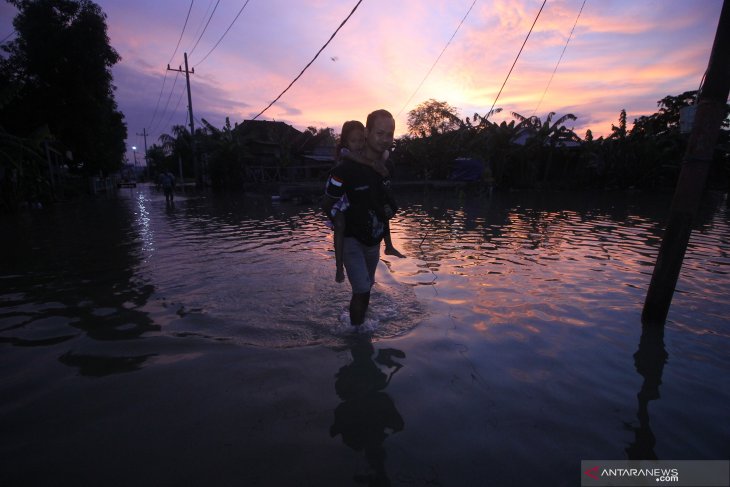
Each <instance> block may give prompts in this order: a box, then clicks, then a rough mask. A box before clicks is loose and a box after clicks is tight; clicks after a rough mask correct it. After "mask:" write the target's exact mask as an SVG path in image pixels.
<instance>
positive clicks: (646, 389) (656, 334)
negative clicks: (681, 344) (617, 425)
mask: <svg viewBox="0 0 730 487" xmlns="http://www.w3.org/2000/svg"><path fill="white" fill-rule="evenodd" d="M667 357H669V354H667V351H666V350H665V349H664V328H663V327H659V326H653V327H649V326H645V327H644V329H643V331H642V333H641V340H640V341H639V350H637V351H636V353H635V354H634V367H636V371H637V372H638V373H639V374H641V376H642V377H644V383H643V384H642V385H641V390H640V391H639V393H638V394H637V397H638V398H639V411H638V413H637V417H638V418H639V427H638V428H632V429H633V430H634V434H635V435H636V437H635V440H634V442H633V443H631V444H630V445H629V446H628V447H627V448H626V453H627V454H628V457H629V460H656V459H657V456H656V453H654V446H655V445H656V438H655V437H654V433H653V432H652V431H651V426H650V425H649V401H651V400H654V399H659V397H660V396H659V386H660V385H661V383H662V372H663V371H664V364H665V363H666V362H667Z"/></svg>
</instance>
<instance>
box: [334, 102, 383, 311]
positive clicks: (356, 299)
mask: <svg viewBox="0 0 730 487" xmlns="http://www.w3.org/2000/svg"><path fill="white" fill-rule="evenodd" d="M394 132H395V119H394V118H393V115H391V114H390V112H388V111H387V110H376V111H374V112H372V113H371V114H370V115H368V118H367V122H366V124H365V157H366V158H367V159H368V160H370V161H372V162H374V161H379V160H380V158H381V157H382V156H383V152H384V151H386V150H389V149H390V147H391V146H392V145H393V135H394ZM382 182H383V177H382V176H381V175H380V174H379V173H378V172H377V171H376V170H375V169H373V168H372V167H370V166H368V165H365V164H359V163H357V162H355V161H351V160H347V159H346V160H345V161H344V162H343V163H342V164H339V165H338V166H336V167H335V168H333V169H332V172H330V176H329V178H328V179H327V186H326V188H325V198H324V203H323V204H322V209H323V210H324V212H325V214H326V215H327V216H328V217H330V218H331V213H330V210H331V208H332V205H334V204H335V203H336V202H337V201H338V200H339V199H340V197H342V195H343V194H346V195H347V199H348V201H349V203H350V206H349V207H348V209H347V211H345V234H344V236H345V238H344V255H343V260H344V263H345V270H346V271H347V278H348V280H349V281H350V285H351V286H352V299H351V300H350V323H351V324H352V325H354V326H360V325H362V324H363V322H364V321H365V313H366V312H367V309H368V305H369V304H370V289H371V288H372V287H373V284H374V283H375V269H376V268H377V266H378V261H379V260H380V241H381V240H383V236H384V234H385V222H386V221H387V220H388V218H390V217H391V216H392V215H386V214H385V211H384V207H383V204H382V202H383V201H384V200H385V199H386V194H385V189H384V187H383V184H382Z"/></svg>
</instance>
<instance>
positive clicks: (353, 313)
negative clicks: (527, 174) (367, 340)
mask: <svg viewBox="0 0 730 487" xmlns="http://www.w3.org/2000/svg"><path fill="white" fill-rule="evenodd" d="M343 240H344V245H343V247H344V248H343V250H344V252H343V260H344V263H345V269H346V270H347V278H348V279H349V281H350V286H352V298H351V299H350V323H351V324H352V325H354V326H360V325H362V324H363V322H364V321H365V313H366V312H367V309H368V304H369V303H370V288H371V287H372V280H371V278H370V275H369V274H370V269H369V268H368V258H367V256H366V253H365V249H366V248H367V247H365V246H364V245H362V244H361V243H360V242H358V241H357V240H356V239H354V238H352V237H345V238H344V239H343Z"/></svg>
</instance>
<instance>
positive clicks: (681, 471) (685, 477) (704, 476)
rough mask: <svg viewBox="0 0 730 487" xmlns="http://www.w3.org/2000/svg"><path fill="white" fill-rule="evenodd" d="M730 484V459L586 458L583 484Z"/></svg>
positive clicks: (598, 486) (679, 486) (719, 486)
mask: <svg viewBox="0 0 730 487" xmlns="http://www.w3.org/2000/svg"><path fill="white" fill-rule="evenodd" d="M647 485H648V486H665V485H666V486H677V487H689V486H693V487H715V486H717V487H730V461H728V460H707V461H705V460H583V461H581V486H586V487H590V486H595V487H602V486H647Z"/></svg>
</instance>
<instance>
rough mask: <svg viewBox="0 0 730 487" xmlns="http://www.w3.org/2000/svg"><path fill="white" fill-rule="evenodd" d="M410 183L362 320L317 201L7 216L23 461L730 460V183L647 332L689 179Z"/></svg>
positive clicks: (235, 477) (150, 468)
mask: <svg viewBox="0 0 730 487" xmlns="http://www.w3.org/2000/svg"><path fill="white" fill-rule="evenodd" d="M399 201H400V202H401V204H402V208H403V211H402V212H401V213H400V214H399V215H398V216H396V218H395V219H394V220H393V222H392V234H393V239H394V242H395V244H396V246H397V247H398V248H399V249H400V250H401V251H402V252H403V253H404V254H406V256H407V257H406V258H405V259H398V258H395V257H392V256H387V255H381V265H380V266H379V268H378V272H377V275H376V280H377V283H376V285H375V288H374V290H373V297H372V300H371V310H370V314H369V315H368V320H367V322H366V325H367V326H366V329H365V330H364V332H361V333H354V332H353V330H352V329H351V327H350V326H349V324H348V317H347V303H348V300H349V295H350V290H349V285H348V284H347V283H344V284H338V283H336V282H335V280H334V275H335V272H334V254H333V251H332V235H331V231H330V230H328V229H327V227H326V226H325V225H324V222H323V219H322V216H321V215H320V213H319V212H318V210H317V208H316V205H297V204H294V203H289V202H281V203H272V201H270V200H269V199H268V198H264V197H251V196H242V195H230V196H228V197H222V196H215V195H211V194H189V195H184V194H180V195H178V197H177V198H176V201H175V204H174V205H173V206H168V205H166V204H165V200H164V197H163V196H162V195H161V194H160V193H157V192H156V191H155V190H154V188H152V187H146V186H140V187H138V188H136V189H127V190H122V191H120V193H119V194H118V195H117V197H113V198H108V199H107V198H100V199H96V200H93V201H86V202H80V203H69V204H61V205H57V206H55V207H52V208H48V209H44V210H39V211H33V212H29V213H24V214H21V215H17V216H7V215H6V216H3V217H2V219H0V229H1V231H2V235H3V237H2V241H3V243H2V250H3V254H2V255H3V263H2V268H1V269H0V284H1V286H2V287H1V288H0V306H2V308H1V309H0V348H2V352H1V353H0V364H2V368H3V371H4V377H3V379H2V380H1V381H0V394H2V397H3V400H2V402H1V403H0V425H1V426H2V430H3V432H4V433H3V435H2V437H3V439H2V440H0V455H2V456H3V457H4V458H6V459H9V464H10V465H12V466H11V467H10V468H9V469H4V470H5V471H4V472H2V473H0V483H2V484H3V485H6V484H7V485H47V484H48V483H49V482H51V483H53V481H58V480H59V479H63V480H69V479H74V480H75V481H76V485H98V484H103V485H181V482H182V483H185V482H192V484H191V485H195V484H197V483H201V482H207V483H209V484H210V485H362V484H368V483H369V484H370V485H388V482H389V483H390V484H392V485H455V486H461V485H487V484H489V485H577V484H578V483H579V482H580V471H579V469H580V460H581V459H607V460H621V459H640V458H644V459H651V458H660V459H704V460H714V459H727V458H728V457H730V447H729V446H728V445H730V442H729V441H728V439H729V438H730V426H728V422H727V421H726V420H727V404H728V403H730V379H729V377H730V357H729V356H728V353H727V350H728V349H729V348H728V347H729V346H730V328H729V327H728V324H729V323H730V320H729V319H728V318H727V317H728V316H730V303H729V302H728V300H727V296H728V294H729V293H730V279H728V274H729V273H730V233H729V232H728V230H729V227H730V224H729V222H730V211H729V210H728V207H727V202H726V196H725V195H719V194H711V195H708V197H707V198H706V202H705V205H704V206H703V210H702V213H701V215H700V217H699V219H698V223H697V227H696V229H695V231H694V232H693V236H692V240H691V242H690V248H689V249H688V251H687V255H686V257H685V262H684V266H683V268H682V274H681V276H680V280H679V283H678V287H677V290H676V292H675V296H674V300H673V303H672V308H671V309H670V313H669V319H668V322H667V325H666V327H665V328H664V329H663V330H644V331H642V327H641V323H640V315H641V308H642V305H643V300H644V297H645V295H646V289H647V287H648V283H649V281H650V278H651V273H652V270H653V266H654V263H655V260H656V255H657V252H658V248H659V244H660V242H661V236H662V232H663V218H664V216H665V214H666V211H667V209H668V206H669V197H668V196H667V195H659V196H657V195H640V194H625V193H610V194H608V193H607V194H560V193H540V194H527V193H510V194H495V195H494V196H492V197H491V198H487V197H486V196H483V195H471V194H464V193H460V192H456V191H444V192H430V193H424V192H411V193H404V194H401V195H399ZM39 458H44V459H48V460H46V461H44V462H43V468H40V467H39V460H38V459H39ZM526 466H529V468H526ZM120 472H123V473H120ZM21 479H25V480H29V481H30V483H28V484H26V483H23V482H22V481H21Z"/></svg>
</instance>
